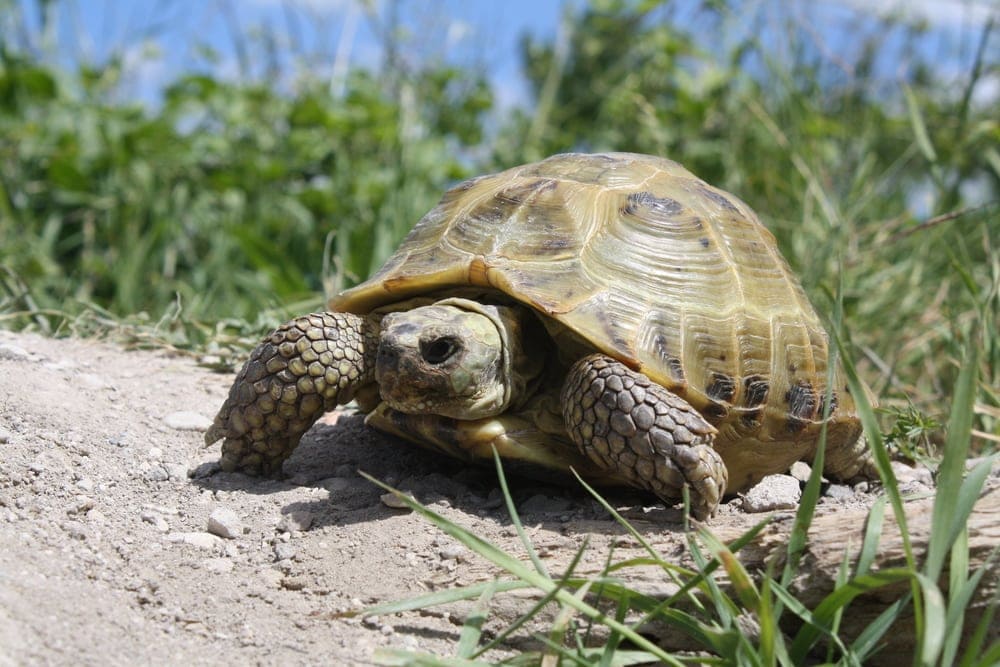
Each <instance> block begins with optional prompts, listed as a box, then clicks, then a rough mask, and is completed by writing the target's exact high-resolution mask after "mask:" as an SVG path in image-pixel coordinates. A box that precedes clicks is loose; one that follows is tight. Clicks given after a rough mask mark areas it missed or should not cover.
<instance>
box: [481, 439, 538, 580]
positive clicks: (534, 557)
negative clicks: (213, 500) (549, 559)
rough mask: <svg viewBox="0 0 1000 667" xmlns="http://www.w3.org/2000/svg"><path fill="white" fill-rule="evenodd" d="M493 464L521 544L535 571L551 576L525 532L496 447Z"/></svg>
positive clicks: (494, 448)
mask: <svg viewBox="0 0 1000 667" xmlns="http://www.w3.org/2000/svg"><path fill="white" fill-rule="evenodd" d="M493 463H494V464H495V465H496V469H497V479H498V480H500V490H501V491H502V492H503V498H504V502H505V503H506V504H507V513H508V514H509V515H510V520H511V522H512V523H513V524H514V530H516V531H517V536H518V537H519V538H520V539H521V544H523V545H524V549H525V551H527V552H528V558H530V559H531V563H532V564H533V565H534V566H535V569H536V570H538V573H539V574H541V575H544V576H546V577H547V576H549V575H548V572H546V571H545V564H544V563H542V559H541V558H539V557H538V552H537V551H535V545H533V544H532V543H531V540H530V539H528V534H527V533H526V532H525V530H524V524H522V523H521V517H520V515H519V514H518V513H517V508H516V507H514V498H513V496H511V495H510V489H509V488H508V487H507V476H506V475H504V472H503V462H502V461H501V460H500V454H499V453H498V452H497V448H496V447H493Z"/></svg>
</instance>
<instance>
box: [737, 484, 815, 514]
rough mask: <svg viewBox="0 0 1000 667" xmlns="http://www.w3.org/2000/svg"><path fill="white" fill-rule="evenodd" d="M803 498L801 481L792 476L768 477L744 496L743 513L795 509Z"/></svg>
mask: <svg viewBox="0 0 1000 667" xmlns="http://www.w3.org/2000/svg"><path fill="white" fill-rule="evenodd" d="M801 497H802V491H801V489H800V488H799V480H797V479H795V478H794V477H792V476H791V475H768V476H767V477H765V478H764V479H762V480H761V481H760V482H759V483H758V484H757V485H756V486H754V487H753V488H752V489H750V490H749V491H747V492H746V493H745V494H743V511H745V512H750V513H754V512H772V511H774V510H787V509H795V507H796V506H797V505H798V503H799V499H800V498H801Z"/></svg>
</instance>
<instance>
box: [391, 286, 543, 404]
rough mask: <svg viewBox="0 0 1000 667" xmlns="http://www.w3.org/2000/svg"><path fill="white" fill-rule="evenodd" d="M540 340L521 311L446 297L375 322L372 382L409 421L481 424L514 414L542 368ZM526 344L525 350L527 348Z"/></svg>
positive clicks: (529, 317)
mask: <svg viewBox="0 0 1000 667" xmlns="http://www.w3.org/2000/svg"><path fill="white" fill-rule="evenodd" d="M533 334H534V335H542V336H544V332H543V331H542V329H541V327H540V326H539V325H538V323H537V321H536V319H535V317H534V315H533V314H532V313H531V312H529V311H528V310H527V309H525V308H523V307H517V306H499V305H491V304H483V303H480V302H478V301H472V300H469V299H463V298H457V297H453V298H448V299H443V300H441V301H438V302H436V303H433V304H431V305H428V306H421V307H418V308H412V309H409V310H405V311H400V312H394V313H389V314H387V315H385V317H384V318H383V319H382V326H381V335H380V342H379V352H378V358H377V362H376V369H375V377H376V382H377V383H378V387H379V393H380V395H381V398H382V400H383V401H385V403H386V404H387V405H388V406H389V407H391V408H393V409H394V410H398V411H400V412H404V413H409V414H437V415H441V416H445V417H452V418H455V419H464V420H469V419H482V418H486V417H493V416H496V415H499V414H502V413H504V412H506V411H508V410H510V409H512V408H513V409H516V408H518V407H520V406H521V405H522V404H523V403H524V402H525V401H527V400H528V399H529V398H530V396H531V394H532V393H533V391H534V389H535V387H536V385H537V384H538V382H539V380H540V378H541V375H542V373H543V371H544V369H545V362H546V360H545V349H546V347H547V346H545V345H542V344H540V341H536V340H525V339H526V337H529V336H530V337H532V338H534V335H533ZM532 343H533V344H532Z"/></svg>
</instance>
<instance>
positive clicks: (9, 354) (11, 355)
mask: <svg viewBox="0 0 1000 667" xmlns="http://www.w3.org/2000/svg"><path fill="white" fill-rule="evenodd" d="M0 359H4V360H6V361H29V360H30V359H31V355H30V354H29V353H28V351H27V350H25V349H24V348H23V347H20V346H18V345H14V344H13V343H0Z"/></svg>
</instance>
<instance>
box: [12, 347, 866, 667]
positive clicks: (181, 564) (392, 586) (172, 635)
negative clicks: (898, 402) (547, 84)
mask: <svg viewBox="0 0 1000 667" xmlns="http://www.w3.org/2000/svg"><path fill="white" fill-rule="evenodd" d="M231 381H232V376H231V375H228V374H219V373H212V372H210V371H209V370H206V369H204V368H201V367H199V366H198V365H197V364H196V362H195V361H194V360H192V359H190V358H187V357H182V356H171V355H170V354H168V353H166V352H147V351H125V350H123V349H121V348H119V347H116V346H113V345H109V344H104V343H99V342H95V341H80V340H52V339H46V338H41V337H37V336H33V335H24V334H13V333H9V332H2V331H0V451H2V452H3V456H2V457H0V544H2V547H0V664H102V665H103V664H167V663H169V664H189V665H196V664H218V663H232V664H235V663H239V664H265V665H269V664H281V665H295V664H317V663H326V664H338V665H339V664H371V662H372V655H373V651H374V650H375V649H377V648H378V647H396V648H409V649H420V650H426V651H432V652H436V653H438V654H441V655H451V654H453V653H454V650H455V644H456V640H457V638H458V636H459V633H460V632H461V624H462V622H463V616H464V612H463V609H468V607H463V606H462V605H452V606H449V607H445V608H443V609H442V608H433V609H429V610H425V611H422V612H407V613H404V614H398V615H392V616H385V617H381V618H374V619H365V620H361V619H357V618H351V619H343V618H339V617H337V616H336V614H337V612H340V611H343V610H346V609H354V608H360V607H362V606H364V605H367V604H371V603H374V602H382V601H386V600H395V599H401V598H406V597H410V596H413V595H418V594H424V593H427V592H429V591H434V590H440V589H442V588H446V587H452V586H456V585H463V584H471V583H475V582H480V581H487V580H490V579H493V578H494V577H496V576H498V575H499V574H501V573H500V572H498V571H497V569H496V568H495V567H494V566H492V565H491V564H490V563H488V562H486V561H484V560H483V559H481V558H479V557H478V556H475V555H473V554H471V553H470V552H468V551H467V550H465V549H464V548H462V547H461V546H460V545H458V544H457V543H456V542H454V541H453V540H452V539H451V538H449V537H447V536H446V535H444V534H443V533H441V532H439V531H438V530H437V529H435V528H434V527H433V526H432V525H430V524H429V523H427V522H426V521H425V520H423V519H422V518H421V517H419V516H417V515H415V514H413V513H411V512H409V511H408V510H404V509H399V508H395V507H391V506H390V503H386V502H385V501H384V500H383V498H382V496H383V492H382V491H381V490H380V489H379V488H377V487H376V486H374V485H373V484H371V483H370V482H368V481H366V480H365V479H363V478H361V477H360V476H359V475H358V474H357V471H358V470H359V469H361V470H364V471H366V472H368V473H370V474H372V475H374V476H375V477H376V478H379V479H382V480H384V481H386V482H388V483H390V484H392V485H395V486H396V487H398V488H401V489H403V490H406V491H409V492H411V493H413V494H414V495H415V497H416V498H417V499H418V500H420V501H421V502H423V503H425V504H428V505H429V506H430V507H432V508H433V509H434V510H436V511H438V512H440V513H442V514H444V515H445V516H447V517H448V518H450V519H452V520H453V521H455V522H457V523H459V524H460V525H462V526H465V527H468V528H471V529H472V530H474V531H475V532H476V533H478V534H479V535H481V536H483V537H485V538H486V539H488V540H490V541H493V542H494V543H496V544H498V545H500V546H501V547H502V548H503V549H505V550H506V551H507V552H508V553H510V554H514V555H516V556H517V557H518V558H521V559H522V560H524V561H526V562H527V560H528V559H527V555H526V554H525V551H524V549H523V547H522V546H521V545H520V543H519V541H518V538H517V536H516V533H515V531H514V530H513V528H512V526H511V523H510V520H509V518H508V516H507V513H506V511H505V509H504V507H503V504H502V497H501V495H500V492H499V489H498V486H497V481H496V477H495V474H494V472H493V471H492V470H490V469H488V468H482V469H480V468H467V467H463V466H462V465H460V464H458V463H456V462H452V461H449V460H445V459H442V458H441V457H440V456H434V455H432V454H430V453H426V452H424V451H422V450H420V449H418V448H415V447H413V446H412V445H408V444H406V443H403V442H401V441H397V440H393V439H391V438H388V437H385V436H382V435H379V434H377V433H374V432H372V431H370V430H369V429H366V428H365V427H364V426H363V423H362V419H361V417H359V416H357V415H355V414H352V413H351V412H350V411H347V412H345V413H343V414H340V415H331V416H328V417H327V418H325V419H324V420H323V422H321V423H320V424H318V425H317V426H316V427H314V429H313V430H312V431H311V432H310V433H309V434H307V436H306V437H305V439H304V440H303V443H302V445H301V446H300V447H299V449H298V450H297V451H296V453H295V455H294V456H293V457H292V458H291V459H290V460H289V461H288V462H287V463H286V466H285V473H286V478H285V479H284V480H282V481H277V480H269V479H257V478H250V477H245V476H243V475H239V474H225V473H221V472H218V470H217V466H215V465H214V463H213V462H214V461H215V460H216V459H217V457H218V450H217V448H209V449H206V448H205V447H204V446H203V444H202V432H203V431H204V428H205V427H206V426H207V424H208V423H209V420H210V418H211V417H212V416H213V415H214V414H215V411H216V409H217V408H218V406H219V405H220V404H221V403H222V400H223V398H224V396H225V394H226V392H227V389H228V386H229V384H230V382H231ZM512 486H513V489H512V490H513V496H514V499H515V501H516V502H517V505H518V507H519V509H520V511H521V512H522V517H523V519H524V522H525V524H526V526H528V529H529V533H530V534H531V536H532V539H533V540H534V543H535V545H536V546H537V548H538V549H539V551H540V553H541V555H542V559H543V562H545V563H546V564H548V565H549V567H551V568H552V571H554V572H557V573H558V572H559V571H560V566H561V565H562V564H565V562H566V561H567V560H568V559H569V558H570V557H571V556H572V553H573V551H574V550H575V549H576V547H578V546H579V545H580V544H582V543H583V542H584V540H589V549H588V551H587V552H586V556H585V558H584V561H583V565H582V566H581V570H582V571H584V572H586V571H590V572H593V571H596V570H597V569H598V568H599V567H600V565H601V563H602V562H603V561H604V558H605V557H606V555H607V552H608V549H609V548H610V547H611V546H612V545H614V546H615V553H616V554H617V555H618V556H620V557H623V558H624V557H627V556H628V555H630V553H634V554H635V555H637V554H639V553H640V552H639V551H638V550H637V549H636V546H637V545H636V544H635V543H634V542H633V541H632V540H631V538H628V537H625V536H624V535H623V533H622V531H621V530H620V528H619V527H618V526H617V525H616V524H615V523H614V522H613V521H612V520H610V519H609V518H608V516H607V515H606V513H605V512H604V511H603V510H602V509H601V508H600V507H599V506H598V505H597V504H596V503H595V502H594V501H593V500H592V499H591V498H590V497H589V496H588V495H587V494H586V493H585V492H584V491H583V490H582V489H579V488H572V487H561V486H552V485H549V484H543V483H539V482H537V481H531V480H527V479H524V478H517V479H513V480H512ZM840 489H841V496H842V497H840V498H833V497H830V498H826V499H824V501H823V504H821V510H822V511H836V508H837V507H838V503H841V504H843V503H850V504H854V505H855V506H856V504H857V503H859V502H866V500H865V499H864V498H867V497H868V496H867V494H860V493H858V494H854V492H853V491H852V490H851V489H848V488H847V487H840ZM852 494H853V496H852ZM609 498H610V500H611V501H612V502H613V503H614V504H615V505H616V506H618V507H620V508H621V509H622V511H623V512H625V513H626V515H627V516H629V517H630V518H631V519H633V520H634V521H635V523H636V525H637V526H638V527H639V528H640V530H642V531H643V532H644V533H645V534H646V536H647V537H648V539H649V540H650V541H651V542H652V543H653V544H654V545H655V546H657V547H658V548H659V549H660V550H661V552H662V553H668V554H670V553H678V554H680V553H683V551H684V546H683V545H684V536H683V534H682V533H681V532H680V529H679V524H678V523H677V522H678V520H679V518H680V514H679V512H678V511H677V510H676V509H670V508H663V507H662V506H657V505H655V504H653V503H652V502H651V501H650V499H649V498H646V497H642V496H640V495H638V494H634V493H631V492H627V491H622V492H614V493H612V494H610V496H609ZM212 517H214V520H212ZM759 519H760V515H748V514H746V513H744V512H743V510H742V509H740V501H738V500H737V501H733V502H732V503H729V504H728V505H726V506H723V507H722V508H721V510H720V513H719V515H718V516H717V517H716V518H715V519H714V521H713V525H715V526H721V527H730V528H733V527H749V526H750V525H752V524H753V523H756V521H758V520H759ZM210 524H211V525H210ZM219 534H222V535H224V537H220V536H219ZM526 605H527V601H526V600H525V598H524V597H523V596H521V597H519V596H508V597H507V598H503V599H501V600H499V601H497V603H496V605H495V607H494V610H493V611H494V615H493V617H492V619H491V620H490V621H489V622H488V624H487V626H488V628H491V629H493V630H495V629H497V628H500V627H502V624H503V623H504V622H509V621H510V620H512V619H513V618H516V616H517V614H518V613H520V612H521V611H523V610H524V609H525V608H526ZM527 635H528V631H525V632H524V633H522V634H521V636H522V637H526V636H527Z"/></svg>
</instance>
